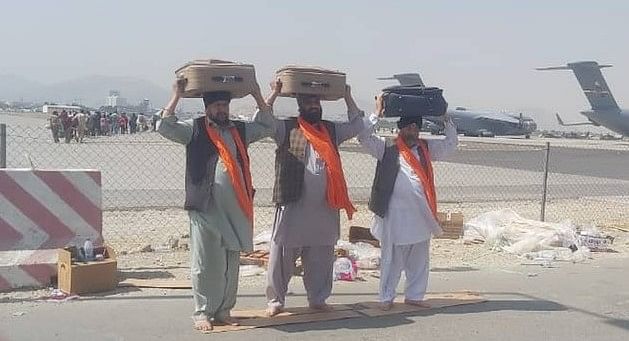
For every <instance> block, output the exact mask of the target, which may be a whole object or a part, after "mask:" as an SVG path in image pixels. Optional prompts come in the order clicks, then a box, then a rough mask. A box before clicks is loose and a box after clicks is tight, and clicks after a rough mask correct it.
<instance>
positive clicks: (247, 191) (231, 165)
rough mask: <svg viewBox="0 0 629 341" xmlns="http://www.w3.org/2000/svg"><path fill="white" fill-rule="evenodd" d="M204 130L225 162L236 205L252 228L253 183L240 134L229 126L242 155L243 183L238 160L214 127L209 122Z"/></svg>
mask: <svg viewBox="0 0 629 341" xmlns="http://www.w3.org/2000/svg"><path fill="white" fill-rule="evenodd" d="M205 131H206V132H207V137H208V138H209V139H210V141H212V143H214V145H215V146H216V149H217V150H218V155H219V157H220V158H221V160H223V164H225V168H227V173H229V178H230V180H231V183H232V186H234V191H235V192H236V198H237V199H238V205H239V206H240V208H241V209H242V211H243V212H244V213H245V216H247V218H248V219H249V221H250V222H251V227H252V228H253V185H252V182H251V171H250V170H249V155H247V149H246V148H245V145H244V144H243V143H242V140H241V139H240V135H239V134H238V131H237V130H236V128H235V127H231V128H229V132H230V133H231V135H232V138H233V139H234V142H235V143H236V148H238V153H239V154H240V156H241V157H242V162H243V167H242V173H243V174H242V175H243V178H244V180H245V183H244V184H243V183H242V182H241V181H240V172H239V171H238V168H239V165H238V161H236V158H235V157H234V155H232V153H231V151H230V150H229V147H227V144H226V143H225V141H224V140H223V138H222V137H221V134H219V132H218V131H216V129H213V128H211V127H210V126H209V124H206V125H205Z"/></svg>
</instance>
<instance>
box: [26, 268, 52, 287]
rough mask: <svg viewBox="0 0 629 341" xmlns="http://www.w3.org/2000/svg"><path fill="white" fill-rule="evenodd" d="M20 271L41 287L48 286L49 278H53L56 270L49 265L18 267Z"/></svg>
mask: <svg viewBox="0 0 629 341" xmlns="http://www.w3.org/2000/svg"><path fill="white" fill-rule="evenodd" d="M19 268H20V269H22V270H23V271H24V272H26V273H27V274H29V275H30V276H31V277H33V278H34V279H35V280H36V281H37V282H39V283H40V284H41V285H42V286H47V285H48V284H50V277H52V276H54V275H55V273H56V272H57V268H56V267H54V268H53V266H52V265H50V264H28V265H20V266H19Z"/></svg>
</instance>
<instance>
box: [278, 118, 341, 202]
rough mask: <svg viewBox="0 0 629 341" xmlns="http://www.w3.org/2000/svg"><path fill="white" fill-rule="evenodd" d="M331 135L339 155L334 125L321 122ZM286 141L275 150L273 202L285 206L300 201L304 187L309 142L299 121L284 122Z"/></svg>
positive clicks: (289, 120)
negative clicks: (300, 127)
mask: <svg viewBox="0 0 629 341" xmlns="http://www.w3.org/2000/svg"><path fill="white" fill-rule="evenodd" d="M321 123H323V124H324V125H325V127H326V128H327V129H328V132H329V133H330V139H331V140H332V144H334V148H336V150H337V153H338V146H337V145H336V144H337V142H336V130H335V128H334V123H332V122H329V121H321ZM284 127H285V129H284V132H285V133H284V141H282V143H281V144H280V145H279V146H278V147H277V149H276V150H275V184H274V185H273V202H274V203H276V204H278V205H285V204H287V203H289V202H294V201H297V200H299V198H300V197H301V192H302V189H303V186H304V171H305V167H306V166H305V163H306V160H305V158H306V145H307V143H308V140H306V137H305V136H304V134H303V133H302V132H301V130H300V129H299V126H298V123H297V119H296V118H292V119H288V120H284Z"/></svg>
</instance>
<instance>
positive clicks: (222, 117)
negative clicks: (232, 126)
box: [212, 113, 229, 127]
mask: <svg viewBox="0 0 629 341" xmlns="http://www.w3.org/2000/svg"><path fill="white" fill-rule="evenodd" d="M212 120H213V121H214V122H215V123H216V124H218V125H219V126H223V127H224V126H226V125H227V124H229V114H226V113H216V115H214V117H212Z"/></svg>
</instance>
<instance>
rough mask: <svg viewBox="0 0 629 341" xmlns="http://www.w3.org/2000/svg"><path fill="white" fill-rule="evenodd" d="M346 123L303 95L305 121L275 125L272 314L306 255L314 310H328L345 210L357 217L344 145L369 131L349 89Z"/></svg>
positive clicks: (300, 104)
mask: <svg viewBox="0 0 629 341" xmlns="http://www.w3.org/2000/svg"><path fill="white" fill-rule="evenodd" d="M281 86H282V83H281V82H280V81H279V80H278V81H276V82H275V83H274V87H273V88H274V89H273V90H274V91H273V94H272V95H271V96H270V97H269V98H268V99H267V104H269V105H273V102H274V101H275V98H276V97H277V96H278V94H279V93H280V91H281ZM345 103H346V105H347V112H348V119H349V122H346V123H333V122H330V121H326V120H323V119H322V118H321V116H322V109H321V102H320V99H319V97H317V96H313V95H298V97H297V104H298V107H299V117H297V118H291V119H286V120H276V121H275V133H274V135H273V138H274V139H275V142H276V144H277V146H278V147H277V150H276V157H275V185H274V187H273V201H274V202H275V203H276V205H277V209H276V213H275V222H274V225H273V234H272V238H271V248H270V255H269V267H268V273H267V289H266V296H267V299H268V308H267V315H269V316H274V315H277V314H278V313H280V312H281V311H282V309H283V308H284V304H285V298H286V292H287V290H288V283H289V281H290V279H291V276H292V274H293V273H294V271H295V261H296V260H297V258H298V257H300V256H301V262H302V264H303V267H304V278H303V280H304V286H305V288H306V292H307V295H308V303H309V305H310V307H311V308H313V309H318V310H327V309H329V306H328V305H326V300H327V298H328V297H329V296H330V294H331V292H332V280H333V278H332V267H333V264H334V260H335V256H334V245H335V244H336V242H337V240H338V238H339V225H340V216H339V211H340V210H341V209H344V210H345V211H346V213H347V214H348V217H349V218H350V219H351V215H352V213H353V212H354V211H355V208H354V207H353V206H352V204H351V202H350V200H349V197H348V194H347V185H346V183H345V178H344V175H343V169H342V166H341V162H340V157H339V153H338V145H339V144H341V143H342V142H343V141H346V140H348V139H350V138H352V137H354V136H356V135H357V134H358V133H359V132H360V131H362V130H363V127H364V123H363V116H364V115H363V113H362V111H361V110H360V109H358V106H357V105H356V103H355V102H354V99H353V98H352V95H351V91H350V88H349V86H347V87H346V92H345Z"/></svg>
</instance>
